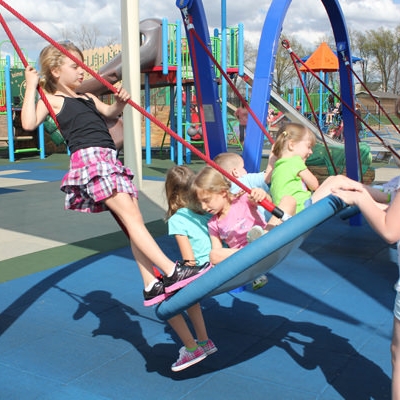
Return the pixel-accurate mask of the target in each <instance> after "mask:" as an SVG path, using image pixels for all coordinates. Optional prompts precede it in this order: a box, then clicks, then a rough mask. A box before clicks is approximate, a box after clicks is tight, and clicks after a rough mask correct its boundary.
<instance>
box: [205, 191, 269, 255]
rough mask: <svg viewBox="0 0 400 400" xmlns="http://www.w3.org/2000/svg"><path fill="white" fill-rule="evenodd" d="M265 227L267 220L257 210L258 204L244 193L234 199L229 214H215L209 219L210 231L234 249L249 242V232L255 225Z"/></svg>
mask: <svg viewBox="0 0 400 400" xmlns="http://www.w3.org/2000/svg"><path fill="white" fill-rule="evenodd" d="M254 225H259V226H261V227H263V228H264V227H265V225H266V222H265V220H264V218H263V217H262V215H261V214H260V213H259V212H258V210H257V204H256V203H254V202H251V201H250V200H249V199H248V194H247V193H246V194H243V195H242V196H240V197H237V198H235V199H234V200H233V201H232V204H231V207H230V209H229V211H228V214H227V215H226V216H225V217H223V218H219V217H218V215H214V216H212V217H211V219H210V220H209V221H208V232H209V234H210V235H211V236H217V237H219V238H220V239H221V240H222V241H224V242H225V243H226V244H227V245H228V246H229V247H231V248H233V249H241V248H242V247H244V246H246V244H247V238H246V235H247V232H248V231H249V230H250V229H251V228H252V227H253V226H254Z"/></svg>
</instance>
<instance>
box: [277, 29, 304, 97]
mask: <svg viewBox="0 0 400 400" xmlns="http://www.w3.org/2000/svg"><path fill="white" fill-rule="evenodd" d="M281 39H282V40H283V39H286V40H288V41H289V43H290V47H291V48H292V50H293V51H294V53H295V54H297V55H298V56H299V57H300V58H301V57H304V56H305V55H307V53H308V51H306V50H305V49H304V47H303V46H302V45H301V44H300V42H299V41H297V40H296V38H295V37H294V36H285V35H283V34H282V35H281ZM297 78H298V76H297V73H296V69H295V67H294V65H293V61H292V58H291V57H290V54H289V52H288V51H287V50H286V49H285V48H284V47H283V46H281V45H280V46H278V49H277V52H276V59H275V73H274V83H273V86H274V89H275V91H276V92H277V93H279V94H283V92H284V89H285V87H290V86H293V83H294V82H295V81H296V80H297Z"/></svg>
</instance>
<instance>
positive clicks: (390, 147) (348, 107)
mask: <svg viewBox="0 0 400 400" xmlns="http://www.w3.org/2000/svg"><path fill="white" fill-rule="evenodd" d="M284 42H286V43H287V46H288V48H287V49H288V51H292V52H293V50H292V49H290V44H289V42H288V41H287V40H286V41H284ZM282 45H283V42H282ZM289 49H290V50H289ZM294 56H295V58H296V60H297V61H298V62H299V63H301V64H302V65H303V66H304V67H305V68H306V69H307V72H309V73H311V74H312V75H313V76H314V77H315V78H316V79H317V80H318V81H319V82H321V83H322V84H323V85H324V87H325V88H326V89H328V90H329V92H330V93H332V94H333V96H335V97H336V98H337V99H338V100H339V101H340V102H341V103H342V104H343V105H344V106H345V107H346V108H347V109H348V110H349V111H350V112H351V113H352V114H353V115H354V117H355V118H357V119H358V120H360V121H361V122H362V123H363V124H364V125H365V126H366V127H367V128H368V130H370V131H371V132H372V133H373V134H374V135H375V136H376V138H377V139H378V140H380V142H381V143H382V146H383V147H386V148H387V149H389V150H390V152H391V153H392V154H393V155H395V156H396V157H397V158H399V159H400V155H399V154H398V153H397V152H396V150H395V149H394V148H393V147H392V145H391V144H389V143H386V142H385V141H384V140H383V139H382V138H381V137H380V136H379V135H378V134H377V133H376V132H375V130H374V129H373V128H372V127H371V126H370V125H369V124H368V123H367V122H366V121H365V120H364V119H363V118H362V117H360V116H359V115H357V113H356V112H355V111H354V110H353V108H352V107H350V106H349V105H348V104H347V103H346V102H345V101H343V99H342V98H341V97H340V96H338V95H337V94H336V93H335V92H334V91H333V90H332V89H331V88H330V87H329V86H328V85H327V84H326V83H325V82H324V81H323V80H321V79H320V78H319V76H318V75H317V74H316V73H315V72H314V71H313V70H312V69H311V68H309V67H308V65H306V64H305V63H304V62H303V60H301V59H300V57H298V56H297V55H296V54H294Z"/></svg>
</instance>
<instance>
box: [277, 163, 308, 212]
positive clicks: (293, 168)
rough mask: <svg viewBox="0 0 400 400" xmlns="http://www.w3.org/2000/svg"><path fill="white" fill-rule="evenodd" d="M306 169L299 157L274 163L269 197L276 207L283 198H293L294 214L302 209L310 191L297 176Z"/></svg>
mask: <svg viewBox="0 0 400 400" xmlns="http://www.w3.org/2000/svg"><path fill="white" fill-rule="evenodd" d="M306 168H307V166H306V164H305V162H304V161H303V160H302V158H301V157H300V156H293V157H289V158H280V159H279V160H277V161H276V162H275V166H274V169H273V171H272V176H271V189H270V193H271V197H272V201H273V202H274V204H275V205H278V204H279V202H280V201H281V199H282V197H283V196H293V197H294V198H295V199H296V203H297V207H296V213H298V212H299V211H301V210H303V209H304V203H305V202H306V201H307V200H308V199H310V197H311V191H310V190H308V188H307V186H306V185H305V184H304V182H303V181H302V180H301V178H300V176H299V175H298V174H299V173H300V172H301V171H304V170H305V169H306Z"/></svg>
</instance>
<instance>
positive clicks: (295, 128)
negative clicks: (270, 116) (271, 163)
mask: <svg viewBox="0 0 400 400" xmlns="http://www.w3.org/2000/svg"><path fill="white" fill-rule="evenodd" d="M306 135H308V137H309V139H310V141H311V146H312V147H313V146H314V145H315V143H316V142H317V139H316V137H315V135H314V133H312V132H311V131H310V130H309V129H308V128H306V127H305V126H304V125H302V124H297V123H295V122H290V123H288V124H286V125H284V126H282V127H281V128H280V129H279V131H278V132H277V134H276V136H277V137H276V141H275V143H274V145H273V148H272V152H273V154H274V155H275V156H276V157H277V158H281V156H282V153H283V151H284V149H285V148H286V146H287V143H288V142H289V140H293V141H294V142H295V143H297V142H300V141H301V140H303V139H304V136H306Z"/></svg>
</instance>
